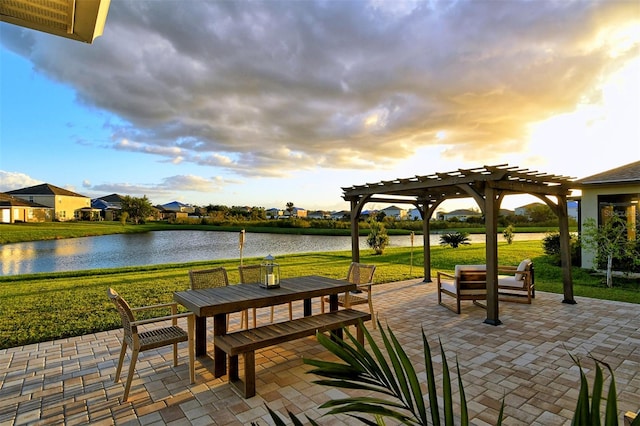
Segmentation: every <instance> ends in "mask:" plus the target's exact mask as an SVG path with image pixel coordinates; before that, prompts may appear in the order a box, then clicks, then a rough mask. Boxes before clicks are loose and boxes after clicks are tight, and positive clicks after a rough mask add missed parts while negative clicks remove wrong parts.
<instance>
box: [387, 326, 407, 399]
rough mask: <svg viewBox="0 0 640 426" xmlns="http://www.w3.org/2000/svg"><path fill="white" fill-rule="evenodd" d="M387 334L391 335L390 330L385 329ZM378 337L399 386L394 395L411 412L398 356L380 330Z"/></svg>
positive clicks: (405, 381)
mask: <svg viewBox="0 0 640 426" xmlns="http://www.w3.org/2000/svg"><path fill="white" fill-rule="evenodd" d="M387 330H388V331H389V334H393V332H392V331H391V329H389V328H387ZM380 335H381V336H382V341H383V343H384V346H385V349H386V350H387V355H388V357H389V360H390V361H391V365H392V366H393V370H394V373H395V375H394V376H395V378H396V380H397V381H398V384H399V385H400V392H399V393H398V395H396V396H397V397H398V398H400V399H401V400H402V401H403V402H404V403H405V404H407V406H408V408H409V409H410V410H411V411H413V400H412V398H411V393H410V391H409V384H408V383H407V380H406V377H405V375H404V370H403V369H402V363H401V362H400V359H399V357H398V354H397V353H396V352H395V348H394V346H393V344H392V343H391V341H390V340H389V337H387V334H386V333H385V332H384V330H382V329H381V330H380Z"/></svg>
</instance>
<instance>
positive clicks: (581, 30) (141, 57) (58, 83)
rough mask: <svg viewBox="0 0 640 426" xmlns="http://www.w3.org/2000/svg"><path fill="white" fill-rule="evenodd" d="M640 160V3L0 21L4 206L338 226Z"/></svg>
mask: <svg viewBox="0 0 640 426" xmlns="http://www.w3.org/2000/svg"><path fill="white" fill-rule="evenodd" d="M638 160H640V2H638V1H636V0H629V1H626V0H606V1H595V0H573V1H572V0H566V1H565V0H562V1H547V0H525V1H517V0H502V1H500V0H491V1H489V0H458V1H455V0H452V1H435V0H431V1H404V0H394V1H387V0H370V1H364V0H329V1H327V0H325V1H312V0H299V1H278V0H269V1H260V0H255V1H242V0H239V1H225V0H220V1H205V0H190V1H184V0H152V1H145V0H136V1H130V0H127V1H125V0H111V6H110V9H109V14H108V17H107V21H106V25H105V29H104V33H103V35H102V36H100V37H98V38H97V39H95V41H94V42H93V44H85V43H81V42H77V41H73V40H68V39H65V38H61V37H56V36H53V35H49V34H45V33H41V32H38V31H34V30H29V29H25V28H20V27H17V26H14V25H11V24H8V23H4V22H3V23H0V192H4V191H9V190H13V189H18V188H24V187H28V186H32V185H38V184H41V183H49V184H52V185H55V186H59V187H62V188H66V189H69V190H71V191H74V192H77V193H80V194H82V195H85V196H88V197H91V198H98V197H100V196H104V195H109V194H112V193H118V194H121V195H130V196H134V197H142V196H147V197H148V198H149V200H150V201H151V202H152V203H153V204H154V205H156V204H164V203H168V202H171V201H180V202H183V203H187V204H193V205H201V206H206V205H209V204H214V205H216V204H222V205H227V206H244V205H246V206H259V207H264V208H267V209H268V208H273V207H277V208H284V207H285V205H286V203H287V202H293V203H294V204H295V206H297V207H300V208H304V209H307V210H316V209H322V210H343V209H348V208H349V205H348V203H347V202H345V201H344V200H343V199H342V188H343V187H350V186H353V185H362V184H365V183H374V182H379V181H382V180H390V179H396V178H407V177H412V176H416V175H419V176H422V175H431V174H434V173H437V172H450V171H455V170H457V169H464V168H474V167H481V166H484V165H502V164H508V165H509V166H518V167H521V168H523V169H528V170H532V171H540V172H545V173H550V174H555V175H561V176H566V177H571V178H578V179H579V178H582V177H586V176H591V175H593V174H596V173H600V172H602V171H606V170H609V169H612V168H615V167H619V166H621V165H625V164H629V163H632V162H635V161H638ZM530 201H531V200H530V199H527V198H526V197H524V198H523V197H522V196H512V197H506V198H505V200H504V201H503V203H502V207H503V208H511V209H513V208H515V207H518V206H520V205H523V204H526V203H527V202H530ZM376 207H378V208H383V207H385V206H384V205H380V206H377V205H375V204H373V205H372V204H368V205H367V206H366V209H372V208H376ZM442 207H443V208H444V210H447V209H449V210H451V209H453V208H472V207H477V206H476V205H475V204H474V202H473V201H472V200H471V199H465V200H456V201H451V202H447V203H445V204H443V205H442Z"/></svg>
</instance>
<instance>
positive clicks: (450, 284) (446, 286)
mask: <svg viewBox="0 0 640 426" xmlns="http://www.w3.org/2000/svg"><path fill="white" fill-rule="evenodd" d="M440 288H442V289H443V290H447V291H449V292H451V293H454V294H455V293H457V290H456V283H455V282H454V281H451V280H445V279H441V280H440Z"/></svg>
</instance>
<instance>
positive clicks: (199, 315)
mask: <svg viewBox="0 0 640 426" xmlns="http://www.w3.org/2000/svg"><path fill="white" fill-rule="evenodd" d="M259 267H260V265H257V267H256V265H250V266H241V267H240V271H239V272H240V281H241V283H240V284H239V285H229V281H228V277H227V271H226V269H224V268H214V269H208V270H198V271H195V270H192V271H190V272H189V277H190V282H191V288H190V289H189V290H187V291H180V292H176V293H174V302H173V303H168V304H163V305H154V306H152V307H142V308H130V307H129V305H128V304H127V302H126V301H125V300H124V299H122V297H120V296H119V295H118V293H117V292H116V291H115V290H113V289H108V290H107V294H108V296H109V298H110V299H111V300H112V301H113V302H114V304H115V305H116V308H117V310H118V312H119V313H120V316H121V318H122V323H123V330H124V338H123V341H122V349H121V352H120V359H119V361H118V368H117V372H116V379H115V381H116V382H118V381H119V378H120V372H121V369H122V364H123V361H124V357H125V353H126V349H127V346H131V348H132V351H133V352H132V355H131V362H130V365H129V373H128V375H127V381H126V384H125V391H124V396H123V399H122V401H123V402H124V401H126V400H127V398H128V395H129V389H130V387H131V381H132V378H133V375H134V371H135V364H136V361H137V357H138V353H139V352H141V351H144V350H147V349H152V348H158V347H161V346H167V345H174V366H175V365H177V348H176V346H177V343H179V342H185V341H186V342H188V345H189V372H190V380H191V383H192V384H193V383H195V375H194V358H195V357H196V356H198V357H202V356H207V341H206V335H207V329H206V319H207V317H213V335H214V339H213V362H214V376H215V377H221V376H223V375H225V374H227V357H228V360H229V362H228V364H229V366H228V380H229V382H230V383H231V384H232V385H234V386H235V387H236V388H237V389H238V390H239V391H240V393H241V394H242V395H243V396H244V397H245V398H250V397H252V396H254V395H255V392H256V384H255V382H256V377H255V351H256V350H258V349H262V348H266V347H269V346H273V345H277V344H280V343H283V342H286V341H291V340H296V339H300V338H302V337H307V336H315V335H316V333H318V332H327V331H333V332H334V333H335V335H336V336H337V337H338V338H342V328H343V327H346V326H351V325H353V326H355V327H356V336H357V339H358V341H360V342H361V343H363V342H364V334H363V332H362V329H361V327H360V326H361V324H362V322H364V321H369V320H371V319H372V316H373V302H372V301H371V284H372V281H373V274H374V272H375V266H373V265H363V264H359V263H352V264H351V266H350V267H349V272H348V276H347V279H346V280H336V279H331V278H326V277H320V276H304V277H296V278H287V279H282V280H281V281H280V283H279V286H278V287H277V288H265V287H264V286H262V285H261V284H259V282H260V269H259ZM363 277H366V278H363ZM352 292H353V293H354V294H352ZM313 298H320V300H321V301H322V302H321V305H322V309H321V312H320V313H318V314H315V315H314V314H313V312H312V303H311V300H312V299H313ZM298 300H302V301H303V316H302V317H300V318H293V307H292V302H294V301H298ZM325 303H328V305H329V310H328V311H327V312H325V307H324V305H325ZM360 303H366V304H368V306H369V308H370V311H369V312H362V311H358V310H355V309H351V305H353V304H360ZM178 304H180V305H182V306H184V307H186V308H187V309H188V310H189V311H190V312H186V313H182V314H178V313H177V305H178ZM280 304H288V307H289V319H288V320H286V321H282V322H275V323H274V322H273V309H274V306H276V305H280ZM161 307H167V308H169V307H170V308H171V315H168V316H164V317H160V318H154V319H146V320H140V321H137V320H136V318H135V315H134V313H135V312H138V311H140V310H143V309H150V308H161ZM265 307H269V308H271V323H269V324H265V325H257V324H256V310H257V309H259V308H265ZM339 307H342V309H339ZM249 311H252V312H253V328H250V327H249ZM234 312H240V313H241V315H242V317H241V318H242V319H241V330H239V331H233V332H229V330H228V323H229V315H230V314H231V313H234ZM178 318H187V327H188V330H187V331H185V330H183V329H181V328H180V327H178V326H177V322H176V321H177V319H178ZM168 320H171V321H172V325H171V326H168V327H167V326H162V327H159V328H156V329H154V330H146V329H145V330H144V331H142V329H140V330H139V329H138V327H140V326H143V325H149V324H154V323H159V322H160V323H165V324H166V321H168ZM238 355H242V356H243V361H244V362H243V367H244V379H243V380H242V379H241V378H240V374H239V363H238Z"/></svg>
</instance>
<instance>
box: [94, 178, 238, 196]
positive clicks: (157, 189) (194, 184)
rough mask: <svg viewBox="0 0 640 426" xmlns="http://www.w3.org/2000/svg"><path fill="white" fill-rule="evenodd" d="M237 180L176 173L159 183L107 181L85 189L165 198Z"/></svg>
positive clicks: (215, 188) (214, 189)
mask: <svg viewBox="0 0 640 426" xmlns="http://www.w3.org/2000/svg"><path fill="white" fill-rule="evenodd" d="M236 183H239V181H236V180H229V179H224V178H222V177H218V176H216V177H212V178H203V177H200V176H193V175H176V176H170V177H166V178H164V179H162V182H161V183H159V184H149V185H139V184H137V185H134V184H129V183H108V184H100V185H88V186H86V189H87V190H89V191H92V192H93V193H96V194H101V195H104V194H109V193H117V194H123V195H130V196H134V197H142V196H143V195H146V196H148V197H160V198H165V197H167V196H171V195H173V194H176V193H183V192H204V193H213V192H219V191H220V190H222V188H224V187H225V186H227V185H230V184H236Z"/></svg>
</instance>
